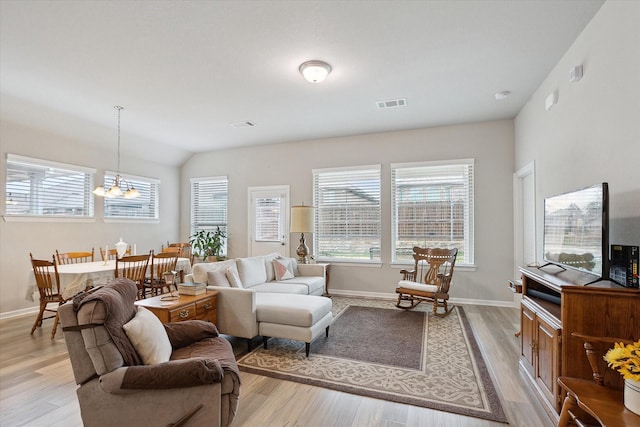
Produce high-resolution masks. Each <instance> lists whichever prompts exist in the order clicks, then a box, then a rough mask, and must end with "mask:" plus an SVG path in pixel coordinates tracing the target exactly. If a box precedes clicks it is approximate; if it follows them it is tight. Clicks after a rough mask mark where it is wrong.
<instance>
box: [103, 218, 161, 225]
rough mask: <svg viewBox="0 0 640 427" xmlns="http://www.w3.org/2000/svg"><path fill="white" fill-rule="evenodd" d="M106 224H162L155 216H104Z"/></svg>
mask: <svg viewBox="0 0 640 427" xmlns="http://www.w3.org/2000/svg"><path fill="white" fill-rule="evenodd" d="M103 221H104V223H105V224H115V223H120V224H160V220H159V219H153V218H104V219H103Z"/></svg>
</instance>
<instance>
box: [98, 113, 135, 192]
mask: <svg viewBox="0 0 640 427" xmlns="http://www.w3.org/2000/svg"><path fill="white" fill-rule="evenodd" d="M113 108H115V109H116V110H118V169H117V172H116V177H115V178H114V179H113V183H112V184H111V185H110V186H109V189H108V190H107V189H106V188H107V185H106V182H105V185H100V186H98V187H96V189H95V190H93V194H95V195H96V196H100V197H106V198H109V199H112V198H115V197H120V196H122V195H124V198H125V199H135V198H136V197H139V196H140V192H139V191H138V190H136V189H135V188H134V186H133V184H132V183H131V182H130V181H128V180H126V179H125V178H123V177H121V176H120V111H122V110H123V109H124V107H121V106H119V105H116V106H115V107H113Z"/></svg>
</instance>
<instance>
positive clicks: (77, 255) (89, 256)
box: [56, 248, 95, 264]
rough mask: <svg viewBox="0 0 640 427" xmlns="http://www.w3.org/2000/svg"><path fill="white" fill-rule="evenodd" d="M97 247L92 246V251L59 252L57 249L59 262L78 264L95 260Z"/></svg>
mask: <svg viewBox="0 0 640 427" xmlns="http://www.w3.org/2000/svg"><path fill="white" fill-rule="evenodd" d="M94 254H95V248H91V252H62V253H60V252H58V250H57V249H56V258H57V259H58V264H77V263H81V262H93V261H95V259H94V258H95V255H94Z"/></svg>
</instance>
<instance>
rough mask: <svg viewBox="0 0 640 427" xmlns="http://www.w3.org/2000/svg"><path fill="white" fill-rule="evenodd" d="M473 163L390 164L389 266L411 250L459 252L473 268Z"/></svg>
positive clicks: (406, 258) (462, 260) (408, 256)
mask: <svg viewBox="0 0 640 427" xmlns="http://www.w3.org/2000/svg"><path fill="white" fill-rule="evenodd" d="M473 166H474V161H473V159H463V160H453V161H444V162H426V163H411V164H392V165H391V187H392V188H391V194H392V201H391V203H392V221H393V230H392V261H399V262H402V261H413V258H412V248H413V247H414V246H421V247H442V248H454V247H455V248H458V262H459V263H462V264H473V261H474V257H473Z"/></svg>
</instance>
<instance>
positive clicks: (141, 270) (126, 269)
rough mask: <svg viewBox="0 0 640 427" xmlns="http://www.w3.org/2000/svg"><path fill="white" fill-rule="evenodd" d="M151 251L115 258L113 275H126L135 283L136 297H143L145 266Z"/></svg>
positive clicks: (147, 264) (147, 263)
mask: <svg viewBox="0 0 640 427" xmlns="http://www.w3.org/2000/svg"><path fill="white" fill-rule="evenodd" d="M152 254H153V251H150V252H149V253H148V254H143V255H129V256H123V257H122V258H116V269H115V272H114V276H115V277H116V278H118V277H126V278H127V279H131V280H133V281H134V282H135V283H136V286H137V287H138V299H144V298H145V287H144V281H145V278H146V275H147V267H148V266H149V259H150V257H151V256H152Z"/></svg>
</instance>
